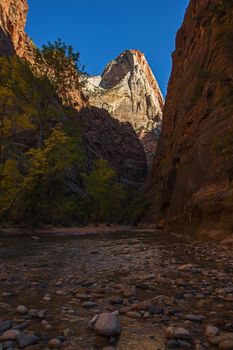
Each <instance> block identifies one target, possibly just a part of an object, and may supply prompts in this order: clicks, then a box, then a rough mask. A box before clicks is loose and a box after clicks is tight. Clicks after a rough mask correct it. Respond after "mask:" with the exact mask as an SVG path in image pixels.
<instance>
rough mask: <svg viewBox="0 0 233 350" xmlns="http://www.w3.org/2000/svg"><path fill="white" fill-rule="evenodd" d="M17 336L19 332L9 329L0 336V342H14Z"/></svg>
mask: <svg viewBox="0 0 233 350" xmlns="http://www.w3.org/2000/svg"><path fill="white" fill-rule="evenodd" d="M19 334H20V331H18V330H17V329H10V330H8V331H6V332H4V333H3V334H2V335H1V337H0V340H1V341H3V342H4V341H7V340H16V338H17V337H18V335H19Z"/></svg>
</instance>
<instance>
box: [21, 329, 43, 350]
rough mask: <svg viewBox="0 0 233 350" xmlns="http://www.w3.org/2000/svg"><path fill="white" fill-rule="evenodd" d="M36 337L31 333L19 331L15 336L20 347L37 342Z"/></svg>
mask: <svg viewBox="0 0 233 350" xmlns="http://www.w3.org/2000/svg"><path fill="white" fill-rule="evenodd" d="M38 340H39V339H38V338H37V337H36V336H35V335H32V334H25V333H20V334H19V336H18V337H17V343H18V344H19V347H20V349H24V348H26V347H27V346H30V345H35V344H37V343H38Z"/></svg>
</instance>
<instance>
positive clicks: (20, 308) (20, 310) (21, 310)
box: [16, 305, 28, 315]
mask: <svg viewBox="0 0 233 350" xmlns="http://www.w3.org/2000/svg"><path fill="white" fill-rule="evenodd" d="M16 311H17V312H18V314H21V315H25V314H27V313H28V309H27V308H26V306H24V305H19V306H17V309H16Z"/></svg>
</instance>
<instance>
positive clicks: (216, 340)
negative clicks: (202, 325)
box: [208, 333, 233, 345]
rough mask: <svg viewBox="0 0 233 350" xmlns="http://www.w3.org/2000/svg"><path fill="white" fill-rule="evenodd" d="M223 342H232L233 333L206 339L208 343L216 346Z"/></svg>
mask: <svg viewBox="0 0 233 350" xmlns="http://www.w3.org/2000/svg"><path fill="white" fill-rule="evenodd" d="M225 340H231V341H233V333H221V334H220V335H217V336H215V337H211V338H209V339H208V341H209V343H210V344H212V345H218V344H219V343H221V342H223V341H225Z"/></svg>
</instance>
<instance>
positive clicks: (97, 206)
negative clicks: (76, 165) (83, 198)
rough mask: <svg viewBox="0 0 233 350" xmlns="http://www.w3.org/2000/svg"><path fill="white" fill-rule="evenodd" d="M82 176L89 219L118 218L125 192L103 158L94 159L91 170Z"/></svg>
mask: <svg viewBox="0 0 233 350" xmlns="http://www.w3.org/2000/svg"><path fill="white" fill-rule="evenodd" d="M83 177H84V182H85V187H86V192H87V195H88V199H87V205H88V207H89V211H90V218H91V220H93V221H94V222H112V221H114V219H115V220H117V219H119V216H120V212H121V210H120V209H121V204H122V202H123V201H124V199H125V193H124V190H123V186H122V185H121V184H120V183H119V182H117V178H116V173H115V172H114V171H113V170H112V169H111V167H110V166H109V164H108V162H107V161H106V160H103V159H100V160H96V161H95V162H94V169H93V171H92V172H91V173H90V174H89V175H86V174H85V175H83Z"/></svg>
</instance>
